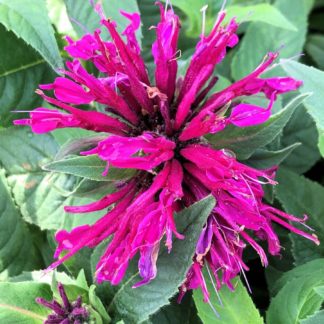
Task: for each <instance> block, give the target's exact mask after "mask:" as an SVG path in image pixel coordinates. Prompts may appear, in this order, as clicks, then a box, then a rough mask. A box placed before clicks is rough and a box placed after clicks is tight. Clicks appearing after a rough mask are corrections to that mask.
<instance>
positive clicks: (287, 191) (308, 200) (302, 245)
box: [275, 169, 324, 265]
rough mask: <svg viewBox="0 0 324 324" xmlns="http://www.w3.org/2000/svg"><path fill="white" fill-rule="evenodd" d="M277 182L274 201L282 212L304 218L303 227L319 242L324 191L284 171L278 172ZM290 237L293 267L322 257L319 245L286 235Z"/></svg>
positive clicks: (322, 230) (323, 237)
mask: <svg viewBox="0 0 324 324" xmlns="http://www.w3.org/2000/svg"><path fill="white" fill-rule="evenodd" d="M277 179H278V182H279V185H278V186H277V187H276V190H275V193H276V197H277V198H278V200H279V201H280V202H281V204H282V206H283V207H284V209H285V210H286V212H288V213H290V214H293V215H296V216H300V217H303V215H308V216H309V220H308V221H307V225H309V226H311V227H312V228H313V229H314V230H315V234H316V235H317V236H318V237H319V240H320V241H322V242H323V240H324V223H323V215H324V205H323V199H324V187H322V186H321V185H320V184H318V183H316V182H313V181H311V180H309V179H307V178H305V177H303V176H299V175H297V174H295V173H293V172H291V171H288V170H286V169H282V170H280V171H279V172H278V174H277ZM290 237H291V240H292V243H293V246H292V252H293V255H294V259H295V263H296V264H297V265H301V264H303V263H305V262H307V261H310V260H313V259H316V258H319V257H324V247H323V244H320V245H319V246H316V245H314V243H313V242H310V241H309V240H307V239H305V238H303V237H301V236H298V235H295V234H293V233H291V234H290Z"/></svg>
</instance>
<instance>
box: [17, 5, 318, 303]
mask: <svg viewBox="0 0 324 324" xmlns="http://www.w3.org/2000/svg"><path fill="white" fill-rule="evenodd" d="M157 5H158V6H159V8H160V11H161V20H160V22H159V23H158V24H157V26H156V27H155V32H156V40H155V42H154V43H153V45H152V53H153V57H154V62H155V77H154V80H150V79H149V76H148V73H147V69H146V67H145V64H144V61H143V59H142V57H141V53H140V46H139V44H138V42H137V40H136V36H135V31H136V29H137V28H139V26H140V16H139V14H137V13H132V14H130V13H126V12H121V14H122V15H123V16H124V17H125V18H127V19H129V20H130V24H129V25H128V26H127V28H126V29H125V30H124V32H123V33H122V35H120V34H118V32H117V30H116V23H115V22H113V21H111V20H110V19H106V18H105V17H104V14H103V11H102V9H101V7H100V6H98V5H97V6H96V7H95V8H96V10H97V12H98V13H99V14H100V16H101V25H102V26H103V27H104V28H106V29H107V30H108V32H109V34H110V36H111V40H110V41H106V40H103V39H102V38H101V37H100V30H99V29H98V30H96V31H95V32H94V33H93V34H86V35H84V36H83V37H82V38H81V39H79V40H77V41H74V40H72V39H71V38H69V37H67V42H68V45H67V46H66V47H65V50H66V51H67V52H68V53H69V54H70V56H71V57H73V60H72V61H70V62H67V63H66V67H67V69H66V70H64V71H61V72H62V74H63V75H64V77H62V76H60V77H58V78H56V80H55V81H54V82H53V83H52V84H47V85H41V86H40V88H41V90H38V91H37V93H38V94H39V95H40V96H41V97H42V98H43V99H45V100H46V101H47V102H49V103H50V104H52V105H54V106H56V107H57V108H58V109H55V110H53V109H47V108H42V107H40V108H37V109H35V110H34V111H33V112H31V113H30V118H29V119H22V120H16V121H15V124H16V125H29V126H30V127H31V128H32V130H33V131H34V132H35V133H45V132H49V131H52V130H54V129H57V128H64V127H81V128H84V129H87V130H92V131H95V132H101V133H102V132H105V133H107V138H106V139H104V140H102V141H100V142H99V143H98V144H97V145H96V146H95V147H93V148H92V149H90V150H88V151H85V152H81V154H83V155H97V156H98V157H99V158H100V159H102V160H103V161H105V162H107V168H106V170H103V171H104V173H103V176H105V175H106V174H107V173H109V168H111V167H114V168H131V169H136V170H137V173H136V175H135V176H134V177H133V178H131V179H129V180H127V181H124V182H123V183H122V184H121V183H120V182H118V184H116V190H115V192H113V193H109V194H107V195H106V196H105V197H103V198H102V199H100V200H99V201H96V202H93V203H90V204H88V205H85V206H66V207H65V210H66V212H69V213H88V212H93V211H98V210H103V209H105V210H107V212H106V214H105V215H104V216H103V217H102V218H101V219H99V220H98V221H97V222H96V223H95V224H93V225H84V226H80V227H76V228H74V229H73V230H72V231H71V232H67V231H65V230H61V231H58V232H57V234H56V240H57V242H58V246H57V249H56V252H55V258H57V259H58V260H57V261H56V262H54V263H53V264H52V265H51V267H50V269H53V268H55V267H57V266H58V265H60V264H61V263H63V262H64V261H65V260H67V259H68V258H70V257H71V256H73V255H74V254H76V253H77V252H78V251H79V250H81V249H82V248H83V247H90V248H94V247H96V246H97V245H98V244H100V243H101V242H102V241H104V240H105V239H107V238H108V237H111V238H112V239H111V241H110V243H109V244H108V246H107V249H106V251H105V252H104V254H103V255H102V256H101V259H100V261H99V263H98V264H97V272H96V276H97V281H98V282H99V283H100V282H102V281H110V282H111V284H113V285H117V284H119V283H120V281H121V280H122V279H123V277H124V274H125V272H126V270H127V267H128V264H129V262H130V260H131V259H132V258H133V257H134V256H135V255H136V254H139V256H140V257H139V262H138V268H139V274H140V276H141V277H142V280H141V281H140V282H138V283H137V284H136V285H135V287H138V286H140V285H143V284H147V283H149V282H150V281H151V280H152V279H154V278H155V276H156V273H157V267H156V261H157V258H158V253H159V250H160V248H161V243H162V245H163V243H164V244H165V245H166V247H167V249H168V250H169V252H171V253H172V251H171V250H172V240H173V239H174V238H173V236H175V239H179V240H181V239H183V235H181V233H178V232H177V228H176V225H175V219H174V216H175V212H176V211H179V210H181V209H183V208H185V207H187V206H189V205H191V204H193V203H195V202H197V201H199V200H201V199H202V198H204V197H206V196H207V195H210V194H211V195H213V196H214V197H215V198H216V201H217V204H216V206H215V208H214V209H213V211H212V213H211V214H210V216H209V218H208V221H207V223H206V224H205V226H204V228H203V229H202V232H201V235H200V238H199V241H198V243H197V248H196V254H195V256H194V259H193V265H192V267H191V269H190V270H189V272H188V274H187V278H186V280H185V282H184V283H183V285H182V287H181V288H180V292H181V294H180V296H182V295H183V294H184V293H185V292H186V291H187V290H188V289H195V288H198V287H200V288H202V290H203V292H204V296H205V300H208V299H209V293H208V291H207V288H206V286H205V283H204V278H203V275H202V269H203V267H204V266H205V265H207V266H208V270H210V271H211V273H212V274H213V276H214V277H215V281H216V286H217V288H220V287H221V286H222V285H223V284H225V285H227V286H229V287H230V288H233V287H232V285H231V279H232V278H234V277H235V276H236V275H238V274H239V273H240V272H241V271H244V270H248V267H247V265H246V264H245V263H244V261H243V259H242V254H243V251H244V249H245V248H246V246H247V245H250V246H252V247H253V248H254V249H255V251H256V252H257V253H258V254H259V256H260V259H261V261H262V263H263V265H264V266H266V265H267V263H268V261H267V256H266V253H265V251H264V249H263V248H262V247H261V246H260V245H259V243H258V241H259V240H265V241H267V243H268V251H269V253H270V254H271V255H278V254H279V252H280V242H279V239H278V236H277V234H276V232H275V231H274V228H273V223H277V224H279V225H281V226H283V227H285V228H287V229H288V230H290V231H292V232H294V233H296V234H299V235H302V236H304V237H306V238H308V239H310V240H312V241H314V242H315V243H318V239H317V237H316V236H315V235H311V234H308V233H305V232H303V231H301V230H299V229H297V228H296V227H294V226H293V225H291V222H297V223H304V222H305V220H306V217H305V218H304V219H299V218H296V217H294V216H292V215H288V214H286V213H284V212H282V211H280V210H278V209H276V208H274V207H271V206H269V205H267V204H266V203H265V202H264V200H263V197H264V191H263V188H262V184H264V183H267V184H270V185H275V184H276V182H275V181H274V176H275V169H276V167H274V168H271V169H269V170H256V169H254V168H251V167H249V166H246V165H244V164H242V163H240V162H239V161H237V160H236V158H235V155H234V154H232V153H231V152H230V151H228V150H226V147H224V149H223V150H216V149H214V148H213V146H212V145H211V144H209V143H208V141H207V140H206V139H205V138H204V135H207V134H214V133H217V132H221V131H222V130H223V129H224V128H226V127H227V126H228V125H230V124H232V125H234V126H236V127H249V126H254V125H259V124H262V123H264V122H266V121H267V120H268V119H269V117H270V115H271V109H272V106H273V104H274V102H275V101H276V99H277V97H278V96H279V95H281V94H283V93H286V92H289V91H293V90H296V89H297V88H298V87H299V86H300V85H301V82H300V81H297V80H294V79H292V78H289V77H271V78H262V77H261V75H262V74H263V73H264V72H265V71H267V69H268V68H269V67H270V66H271V65H272V63H273V62H274V61H275V60H276V58H277V56H278V53H268V54H267V55H266V57H265V59H264V60H263V62H262V63H261V64H260V65H259V66H258V67H257V68H256V69H255V70H254V71H253V72H251V73H250V74H249V75H247V76H246V77H244V78H243V79H241V80H239V81H237V82H235V83H233V84H232V85H230V86H229V87H227V88H225V89H224V90H222V91H220V92H216V93H214V94H212V95H210V94H209V93H210V92H211V90H212V89H213V87H214V85H215V83H216V82H217V77H216V76H214V70H215V66H216V65H217V64H218V63H220V62H221V61H222V60H223V59H224V57H225V55H226V50H227V49H228V48H232V47H234V46H235V45H236V44H237V43H238V36H237V35H236V31H237V28H238V24H237V23H236V21H235V19H232V20H231V21H230V22H229V23H228V24H227V25H226V26H224V25H223V20H224V18H225V11H221V12H220V13H219V15H218V18H217V21H216V23H215V25H214V27H213V29H212V31H211V32H210V34H209V35H205V34H204V33H203V34H202V35H201V37H200V41H199V42H198V44H197V46H196V50H195V52H194V54H193V56H192V58H191V62H190V64H189V67H188V70H187V72H186V74H185V75H184V76H178V75H177V65H178V64H177V57H178V53H179V49H178V47H177V42H178V37H179V31H180V21H179V17H178V16H177V15H176V14H175V13H174V12H173V10H172V8H171V9H169V10H168V8H163V6H162V5H161V4H160V3H158V4H157ZM80 60H85V61H90V62H92V63H93V64H94V66H95V67H96V68H97V69H98V70H99V71H100V75H101V77H95V76H94V75H92V74H90V73H89V72H88V71H87V70H86V69H85V68H84V67H83V66H82V64H81V61H80ZM44 91H53V92H54V98H53V97H51V96H48V95H46V94H45V93H44ZM256 94H258V95H260V94H261V95H263V96H264V97H265V98H267V99H268V102H269V103H268V106H267V107H259V106H256V105H252V104H248V103H243V102H242V100H241V99H242V98H243V97H249V96H253V95H256ZM94 101H95V102H97V103H100V104H102V105H105V106H106V107H107V113H102V112H96V111H85V110H82V109H78V108H76V107H74V106H73V105H85V104H90V103H92V102H94ZM62 252H64V253H65V254H64V255H63V256H62Z"/></svg>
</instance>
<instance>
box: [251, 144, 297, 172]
mask: <svg viewBox="0 0 324 324" xmlns="http://www.w3.org/2000/svg"><path fill="white" fill-rule="evenodd" d="M299 146H300V143H295V144H292V145H290V146H288V147H285V148H284V149H282V150H278V151H268V150H265V149H257V150H256V151H255V152H254V153H253V154H252V156H251V157H250V158H249V159H248V160H247V161H246V163H247V164H248V165H251V166H253V167H254V168H257V169H267V168H271V167H273V166H274V165H279V164H281V162H282V161H284V160H285V159H286V158H287V157H288V156H289V155H290V154H291V152H293V151H294V150H295V149H296V148H298V147H299Z"/></svg>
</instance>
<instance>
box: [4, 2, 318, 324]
mask: <svg viewBox="0 0 324 324" xmlns="http://www.w3.org/2000/svg"><path fill="white" fill-rule="evenodd" d="M153 4H154V1H153V0H138V1H136V0H103V6H104V10H105V13H106V15H107V16H109V17H112V18H113V19H114V20H116V21H117V23H118V28H119V29H120V30H122V29H123V28H124V27H125V25H126V23H127V22H126V21H125V20H124V19H123V18H122V17H120V15H119V13H118V12H119V10H120V9H124V10H126V11H129V12H134V11H140V13H141V17H142V28H141V30H140V31H139V32H138V37H140V39H141V45H142V50H143V55H144V57H145V58H146V61H147V63H148V67H149V69H150V70H152V71H153V69H152V67H153V63H152V56H151V53H150V48H151V44H152V41H153V39H154V31H150V30H149V27H150V26H152V25H154V24H156V23H157V21H158V19H159V12H158V9H157V8H156V6H154V5H153ZM172 4H173V6H174V9H175V10H176V11H177V12H178V14H179V15H180V17H181V20H182V36H181V40H180V48H181V50H182V55H181V58H179V60H178V61H179V66H180V69H179V70H180V71H179V73H181V72H182V71H183V70H184V68H185V67H186V66H187V64H188V59H189V58H190V55H191V54H192V52H193V50H194V46H195V43H196V41H197V39H198V37H199V34H200V29H201V14H200V8H202V7H203V6H204V5H205V4H208V5H209V8H208V11H207V21H206V22H207V29H210V28H211V27H212V25H213V23H214V21H215V18H216V15H217V12H218V10H219V9H220V7H221V5H222V3H221V1H218V0H217V1H216V0H173V1H172ZM227 11H228V16H229V17H231V16H236V17H237V18H238V21H240V22H242V24H241V26H240V29H239V34H240V44H239V46H238V47H237V48H235V49H233V50H231V51H230V52H229V54H228V56H227V58H226V59H225V60H224V62H222V63H221V64H220V65H219V66H218V68H217V75H218V76H219V77H220V82H219V84H218V85H217V88H216V89H215V90H219V89H221V88H223V87H225V86H226V85H228V84H229V83H230V82H232V81H235V80H237V79H239V78H241V77H243V76H245V75H246V74H248V73H250V72H251V71H252V70H253V69H254V68H255V67H256V66H257V65H258V64H259V63H260V61H261V60H262V58H263V57H264V55H265V54H266V53H267V52H269V51H275V50H277V49H280V54H281V55H280V58H281V59H280V61H279V62H278V64H277V65H276V66H275V68H274V69H272V70H271V71H269V72H268V75H286V74H288V75H290V76H292V77H295V78H297V79H300V80H303V82H304V85H303V87H302V88H301V89H300V91H299V92H300V93H299V94H297V96H295V97H294V98H292V97H291V95H287V96H284V97H283V99H282V100H280V101H279V102H278V103H277V104H276V107H275V111H274V114H273V116H272V117H271V119H270V120H269V121H268V122H266V123H265V124H263V125H261V126H256V127H249V128H245V129H238V128H234V127H228V128H227V129H226V130H225V131H223V132H221V133H219V134H217V135H212V136H209V138H208V139H209V140H210V141H211V142H212V143H213V144H214V145H215V147H217V148H227V149H231V150H233V151H234V152H235V154H236V155H237V157H238V159H239V160H241V161H243V162H244V163H246V164H249V165H252V166H254V167H256V168H267V167H270V166H272V165H279V164H280V169H279V172H278V175H277V180H278V181H279V183H280V184H279V185H277V186H276V188H275V189H274V190H267V199H268V201H269V202H271V203H274V204H275V205H276V206H278V207H280V208H282V209H284V210H285V211H286V212H288V213H292V214H295V215H297V216H303V215H304V214H307V215H309V218H310V219H309V225H310V226H311V227H312V228H313V229H314V230H315V232H316V234H317V235H318V237H319V238H320V240H321V241H322V242H324V187H323V185H324V173H323V167H324V163H323V156H324V104H323V103H324V72H323V70H324V25H323V22H324V1H323V0H316V1H315V0H274V1H271V0H229V1H227ZM75 21H78V22H80V23H81V24H82V25H83V27H82V26H80V24H76V23H75ZM98 24H99V18H98V16H97V15H96V13H95V12H94V11H93V9H92V7H91V6H90V4H89V2H88V1H86V0H84V1H81V0H64V1H63V0H47V1H45V0H24V1H23V0H0V40H1V42H0V322H1V323H42V321H43V320H44V319H45V318H46V316H47V314H48V311H47V310H46V309H44V308H42V307H40V306H39V305H38V304H36V303H35V301H34V299H35V297H36V296H38V297H44V298H46V299H51V298H53V296H54V297H57V296H58V293H57V290H56V282H57V281H60V282H62V283H63V284H65V286H66V289H67V293H68V295H69V297H70V298H76V296H78V295H81V296H82V297H83V301H84V302H85V303H86V304H88V305H89V309H90V312H91V321H92V322H93V323H110V322H112V323H117V322H118V321H123V322H124V323H158V324H160V323H163V324H164V323H172V324H177V323H179V324H180V323H188V324H189V323H207V324H209V323H237V324H246V323H248V324H249V323H251V324H259V323H269V324H293V323H294V324H295V323H301V324H321V323H324V310H323V309H322V305H323V301H324V248H323V244H322V245H320V246H318V247H316V246H314V245H313V244H312V243H310V242H308V241H307V240H305V239H303V238H301V237H298V236H296V235H293V234H288V233H287V232H286V231H284V230H282V229H280V228H278V233H279V234H280V237H281V242H282V245H283V252H282V254H283V255H282V258H281V259H280V258H273V257H271V258H270V259H271V262H270V266H269V267H268V268H267V269H264V268H262V267H261V265H260V262H259V260H258V258H257V255H255V254H254V253H253V252H252V251H250V250H247V252H246V254H245V255H244V258H245V260H246V262H247V263H248V265H249V266H250V268H251V271H250V272H248V273H247V274H246V275H247V281H245V279H244V278H241V279H240V278H236V279H235V280H234V285H235V287H236V290H235V292H231V291H230V290H229V289H228V288H226V287H225V288H223V289H222V290H221V291H220V292H219V293H218V294H219V296H218V295H217V294H216V292H215V291H214V288H213V285H212V282H211V281H210V280H208V278H209V276H208V273H206V274H205V278H206V280H207V285H208V287H209V289H210V291H211V292H212V297H211V304H212V307H211V306H210V305H209V304H208V303H204V302H203V300H202V299H203V298H202V294H201V292H200V291H199V290H197V291H195V292H194V293H193V294H187V296H186V297H185V299H184V301H183V302H182V304H180V305H179V304H177V302H176V292H177V287H178V286H179V285H180V284H181V283H182V281H183V280H184V278H185V273H186V272H187V270H188V268H189V267H190V264H191V258H192V256H193V254H194V248H195V244H196V241H197V238H198V235H199V232H200V230H201V227H202V225H203V223H204V222H205V220H206V217H207V216H208V213H209V211H210V210H211V209H212V208H213V206H214V204H215V202H214V200H213V198H211V197H208V198H206V199H204V200H202V201H200V202H198V203H197V204H195V205H193V206H191V207H190V208H188V209H186V210H184V211H182V212H181V213H182V214H185V217H180V218H179V219H187V223H185V224H182V223H180V224H177V226H178V228H179V229H180V231H181V229H183V230H184V231H185V233H187V235H186V237H187V238H188V239H186V240H185V241H176V242H175V244H174V248H173V250H172V253H171V254H170V255H168V254H167V253H165V251H164V252H162V253H161V255H160V257H159V261H158V269H159V272H158V273H159V275H158V276H157V278H156V279H155V280H154V281H153V282H152V283H151V284H150V285H148V286H145V287H141V288H138V289H136V290H134V289H132V288H131V286H132V284H133V283H134V280H136V276H137V265H136V260H135V261H134V262H132V263H131V265H130V269H129V270H128V272H127V275H126V278H125V280H124V281H123V282H122V284H121V285H120V286H117V287H111V286H110V285H109V284H103V285H97V284H96V283H95V282H94V271H95V264H96V261H97V260H98V257H99V256H100V253H101V251H102V250H103V249H104V247H105V244H106V243H104V244H102V245H100V246H99V247H98V248H97V249H95V250H94V251H92V250H84V251H82V252H80V254H78V255H77V256H76V257H74V258H72V260H70V261H68V262H67V263H66V264H65V265H64V266H61V267H60V268H59V269H58V270H57V271H56V272H54V273H50V274H47V275H46V276H44V275H43V274H42V273H41V271H40V270H41V269H44V268H46V267H47V266H48V265H49V264H51V262H52V255H53V250H54V248H55V243H54V239H53V234H54V232H55V230H57V229H62V228H65V229H67V230H70V229H72V228H73V227H75V226H78V225H82V224H87V223H93V222H95V221H96V220H97V219H98V218H99V217H100V216H101V213H100V212H99V213H93V214H90V215H82V217H80V216H71V215H67V214H65V213H64V211H63V206H64V205H71V204H77V205H80V204H83V203H87V202H89V201H93V200H94V199H95V198H96V197H100V196H101V195H102V193H107V191H109V190H112V185H111V181H113V180H116V179H125V178H127V177H129V176H131V174H132V171H131V170H127V171H126V172H124V171H123V172H121V171H119V170H112V171H111V172H110V174H109V178H106V179H105V181H102V177H101V172H102V168H103V164H102V162H101V161H100V160H98V159H96V158H94V157H78V156H77V154H78V151H77V149H76V148H77V147H78V146H79V144H80V143H81V144H86V145H89V144H91V141H96V140H97V137H98V135H96V134H93V133H91V132H86V131H80V130H75V129H73V130H68V131H66V130H58V131H55V132H53V134H49V135H48V134H46V135H34V134H32V133H31V131H30V130H29V129H26V128H18V127H13V126H12V120H13V119H15V118H16V117H17V114H15V113H14V111H15V110H17V111H22V110H31V109H33V108H35V107H37V106H38V105H41V104H42V100H41V99H40V98H39V97H38V96H36V95H35V94H34V90H35V89H36V88H37V86H38V84H41V83H47V82H50V81H51V80H53V78H54V77H55V75H56V71H57V70H58V69H59V68H61V67H63V65H64V61H65V60H66V59H67V56H66V54H65V53H64V51H63V47H64V44H65V42H64V41H63V40H62V36H63V35H66V34H68V35H70V36H71V37H74V38H76V37H80V36H82V35H83V34H84V29H86V30H88V31H93V30H94V29H95V28H97V27H98ZM106 37H108V36H106ZM282 45H284V47H282ZM300 53H303V54H304V55H303V56H301V55H300ZM94 73H95V72H94ZM92 109H100V107H92ZM85 137H87V139H86V140H85V139H84V138H85ZM246 282H249V284H250V286H251V289H252V293H251V294H250V293H249V292H248V290H247V288H246V287H247V283H246ZM212 308H215V309H216V311H217V313H218V314H219V317H217V316H216V315H215V313H214V311H213V309H212ZM119 323H120V322H119Z"/></svg>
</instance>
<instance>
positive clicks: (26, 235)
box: [0, 169, 40, 280]
mask: <svg viewBox="0 0 324 324" xmlns="http://www.w3.org/2000/svg"><path fill="white" fill-rule="evenodd" d="M0 197H1V199H0V228H1V232H0V233H1V234H0V279H2V280H3V279H6V278H7V277H11V276H16V275H18V274H19V273H21V272H22V271H23V270H33V269H34V267H37V266H38V265H39V262H40V260H39V257H38V255H37V251H36V249H35V246H34V245H33V242H32V240H31V233H30V231H29V229H28V227H27V225H26V224H25V222H24V221H23V219H22V217H21V214H20V213H19V210H18V209H17V207H16V206H15V202H14V200H13V197H12V195H11V193H10V188H9V187H8V184H7V179H6V177H5V172H4V170H3V169H0Z"/></svg>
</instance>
